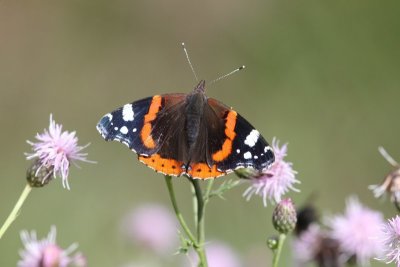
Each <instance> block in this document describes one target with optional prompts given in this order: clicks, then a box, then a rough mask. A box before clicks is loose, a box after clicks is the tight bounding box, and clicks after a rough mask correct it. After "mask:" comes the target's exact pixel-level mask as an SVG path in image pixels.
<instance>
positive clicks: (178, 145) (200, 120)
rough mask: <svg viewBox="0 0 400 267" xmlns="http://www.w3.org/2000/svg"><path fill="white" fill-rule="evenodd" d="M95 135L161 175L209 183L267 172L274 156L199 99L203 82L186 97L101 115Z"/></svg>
mask: <svg viewBox="0 0 400 267" xmlns="http://www.w3.org/2000/svg"><path fill="white" fill-rule="evenodd" d="M97 129H98V131H99V132H100V134H101V135H102V136H103V138H104V139H105V140H107V141H108V140H116V141H119V142H122V143H124V144H125V145H127V146H128V147H129V148H130V149H131V150H133V151H134V152H135V153H137V154H138V157H139V160H140V161H141V162H143V163H144V164H146V165H147V166H148V167H150V168H152V169H154V170H156V171H157V172H161V173H164V174H167V175H172V176H180V175H187V176H190V177H193V178H200V179H208V178H215V177H219V176H222V175H225V174H227V173H230V172H232V171H233V170H235V169H238V168H244V167H252V168H254V169H257V170H264V169H267V168H268V167H269V166H270V164H271V163H272V162H273V161H274V154H273V151H272V149H271V148H270V146H269V145H268V143H267V142H266V141H265V139H264V138H263V137H262V136H261V135H260V133H259V132H258V131H257V130H256V129H254V127H253V126H251V124H250V123H248V122H247V121H246V120H245V119H244V118H243V117H241V116H240V115H239V114H238V113H237V112H236V111H234V110H233V109H231V108H229V107H228V106H226V105H224V104H222V103H221V102H219V101H218V100H216V99H213V98H208V97H207V96H206V95H205V82H204V81H200V83H199V84H198V85H197V86H196V87H195V88H194V90H193V91H192V92H191V93H189V94H180V93H177V94H164V95H155V96H152V97H148V98H144V99H142V100H138V101H136V102H133V103H130V104H126V105H125V106H123V107H121V108H119V109H117V110H115V111H113V112H111V113H108V114H106V115H105V116H104V117H103V118H102V119H101V120H100V122H99V123H98V125H97Z"/></svg>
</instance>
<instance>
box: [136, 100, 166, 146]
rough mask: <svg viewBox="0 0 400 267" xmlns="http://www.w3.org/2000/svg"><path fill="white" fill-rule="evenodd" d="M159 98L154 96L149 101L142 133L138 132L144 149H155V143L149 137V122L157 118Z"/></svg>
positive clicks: (159, 107)
mask: <svg viewBox="0 0 400 267" xmlns="http://www.w3.org/2000/svg"><path fill="white" fill-rule="evenodd" d="M161 100H162V98H161V96H159V95H155V96H153V99H152V100H151V104H150V108H149V111H148V112H147V114H146V115H145V116H144V124H143V128H142V131H141V132H140V137H141V139H142V142H143V144H144V146H145V147H147V148H155V147H156V143H155V142H154V139H153V137H152V136H151V122H152V121H153V120H154V119H155V118H156V117H157V113H158V112H159V111H160V109H161Z"/></svg>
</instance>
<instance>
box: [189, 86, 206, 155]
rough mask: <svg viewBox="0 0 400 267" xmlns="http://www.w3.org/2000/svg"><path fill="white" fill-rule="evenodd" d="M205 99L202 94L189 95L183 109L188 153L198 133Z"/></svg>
mask: <svg viewBox="0 0 400 267" xmlns="http://www.w3.org/2000/svg"><path fill="white" fill-rule="evenodd" d="M206 100H207V99H206V97H205V95H204V94H203V93H194V94H190V95H188V97H187V101H186V107H185V117H186V123H185V132H186V135H187V136H186V138H187V142H188V148H189V151H191V150H192V148H193V146H194V144H195V143H196V140H197V138H198V136H199V132H200V123H201V119H202V117H203V112H204V105H205V103H206Z"/></svg>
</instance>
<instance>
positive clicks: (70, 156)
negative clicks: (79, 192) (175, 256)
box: [26, 114, 93, 189]
mask: <svg viewBox="0 0 400 267" xmlns="http://www.w3.org/2000/svg"><path fill="white" fill-rule="evenodd" d="M36 139H37V142H31V141H27V142H28V144H30V145H31V146H32V149H33V153H26V156H27V157H26V158H27V159H28V160H30V159H38V160H39V162H40V164H41V168H43V167H44V168H51V169H52V172H51V173H49V176H50V174H52V175H53V177H54V178H55V177H56V176H61V178H62V184H63V186H64V188H67V189H70V187H69V184H68V174H69V167H70V163H71V162H73V161H84V162H90V163H93V162H92V161H89V160H87V159H86V156H87V153H81V151H82V150H83V149H84V148H86V147H87V146H88V145H89V144H87V145H85V146H83V147H82V146H78V144H77V143H78V138H77V137H76V136H75V132H68V131H64V132H62V125H61V124H56V123H55V121H54V120H53V118H52V115H51V114H50V126H49V129H48V130H47V129H45V130H44V133H42V134H39V133H38V134H36ZM41 168H39V169H38V170H37V173H38V172H39V171H40V169H41ZM46 179H48V178H46Z"/></svg>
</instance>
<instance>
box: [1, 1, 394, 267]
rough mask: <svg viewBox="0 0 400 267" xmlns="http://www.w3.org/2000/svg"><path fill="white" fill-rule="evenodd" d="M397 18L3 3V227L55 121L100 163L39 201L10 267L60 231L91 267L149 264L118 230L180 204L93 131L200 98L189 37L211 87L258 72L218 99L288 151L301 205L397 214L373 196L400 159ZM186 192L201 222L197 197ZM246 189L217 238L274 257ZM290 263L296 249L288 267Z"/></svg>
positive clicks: (205, 5) (246, 256) (280, 4)
mask: <svg viewBox="0 0 400 267" xmlns="http://www.w3.org/2000/svg"><path fill="white" fill-rule="evenodd" d="M399 8H400V2H399V1H395V0H392V1H390V0H389V1H374V0H364V1H287V0H278V1H276V0H268V1H261V0H260V1H238V0H234V1H228V0H220V1H211V0H207V1H153V0H148V1H127V0H117V1H103V0H100V1H99V0H98V1H77V0H69V1H18V0H17V1H1V2H0V120H1V138H0V147H1V153H0V177H1V181H2V184H1V187H0V188H1V189H0V218H1V221H3V220H4V219H5V218H6V216H7V215H8V213H9V212H10V210H11V208H12V206H13V205H14V203H15V201H16V199H17V197H18V196H19V194H20V192H21V191H22V189H23V187H24V185H25V170H26V168H27V167H28V165H29V162H27V161H26V160H25V157H24V154H23V152H27V151H29V149H30V147H29V145H28V144H26V143H25V140H27V139H29V140H33V139H34V135H35V134H36V133H37V132H41V131H42V130H43V129H44V128H45V127H48V119H49V114H50V113H53V116H54V118H55V120H56V121H57V122H59V123H62V124H63V125H64V127H65V129H68V130H76V131H77V134H78V136H79V142H80V144H81V145H84V144H86V143H89V142H90V143H91V145H90V146H89V148H88V149H87V152H88V153H89V159H91V160H95V161H97V162H98V164H96V165H91V164H81V166H82V169H81V170H78V169H76V168H72V171H71V173H70V184H71V187H72V190H71V191H67V190H64V189H63V188H62V186H61V181H60V180H59V179H58V180H55V181H53V182H52V183H51V184H50V185H49V186H46V187H45V188H43V189H37V190H34V191H33V192H32V193H31V195H30V196H29V198H28V201H27V203H26V204H25V205H24V207H23V210H22V213H21V215H20V216H19V218H18V219H17V221H16V222H15V223H14V224H13V225H12V227H11V229H10V230H9V231H8V232H7V233H6V235H5V237H4V238H3V239H2V240H1V241H0V266H5V267H8V266H15V265H16V262H17V260H18V249H20V248H21V247H22V245H21V241H20V238H19V232H20V230H22V229H29V230H30V229H36V230H38V232H39V236H44V235H45V234H47V232H48V231H49V229H50V226H51V225H53V224H54V225H56V226H57V228H58V241H59V243H60V245H61V246H63V247H66V246H67V245H69V244H71V243H73V242H75V241H77V242H79V245H80V246H79V250H81V251H82V252H83V253H84V254H85V255H86V256H87V258H88V262H89V266H97V267H103V266H116V267H117V266H121V265H123V264H124V263H126V262H129V261H131V260H134V259H136V258H140V257H142V255H140V252H139V251H138V250H137V249H135V248H133V247H132V246H130V245H128V244H127V243H126V241H125V240H124V238H123V237H122V236H121V233H120V230H119V228H120V221H121V218H122V217H123V216H124V215H125V214H126V212H127V211H129V210H130V209H131V208H133V207H135V206H137V205H140V204H142V203H145V202H153V203H154V202H156V203H162V204H165V205H167V206H168V207H169V205H170V203H169V199H168V195H167V190H166V187H165V183H164V179H163V177H162V176H161V175H158V174H156V173H154V172H153V171H151V170H150V169H148V168H146V167H145V166H144V165H142V164H140V163H139V162H138V161H137V160H136V156H135V155H134V154H133V153H132V152H131V151H129V150H128V149H127V148H126V147H125V146H123V145H121V144H119V143H116V142H114V143H106V142H104V140H103V139H102V138H101V137H100V136H99V134H98V133H97V131H96V129H95V125H96V123H97V121H98V120H99V119H100V118H101V116H102V115H104V114H105V113H107V112H109V111H111V110H113V109H114V108H117V107H119V106H122V105H123V104H125V103H128V102H132V101H133V100H137V99H140V98H142V97H146V96H149V95H154V94H159V93H167V92H189V91H190V90H192V88H193V87H194V86H195V84H196V83H195V81H194V78H193V76H192V74H191V71H190V68H189V66H188V65H187V63H186V59H185V57H184V54H183V51H182V49H181V46H180V43H181V42H182V41H184V42H186V44H187V47H188V50H189V53H190V56H191V59H192V61H193V63H194V65H195V68H196V70H197V73H198V74H199V76H200V78H204V79H206V80H211V79H213V78H216V77H217V76H219V75H221V74H224V73H226V72H229V71H231V70H233V69H234V68H235V67H237V66H240V65H242V64H245V65H246V66H247V68H246V70H245V71H243V72H240V73H239V74H236V75H234V76H232V77H230V78H228V79H226V80H224V81H221V82H218V83H217V84H215V85H213V86H212V87H210V88H208V90H207V93H208V96H211V97H214V98H217V99H219V100H221V101H223V102H224V103H226V104H227V105H230V106H232V107H234V108H235V109H236V110H237V111H239V112H240V113H241V114H242V115H243V116H244V117H246V118H247V119H248V120H249V121H251V123H252V124H253V125H254V126H256V127H257V128H258V129H259V130H260V132H261V133H263V135H264V137H265V138H266V139H267V140H270V141H271V140H272V137H273V136H277V137H278V138H279V139H281V140H282V142H289V143H290V144H289V156H288V159H289V160H290V161H292V162H293V163H294V168H295V169H296V170H297V171H298V172H299V174H298V176H297V178H298V179H299V180H301V182H302V184H301V185H299V186H298V188H299V189H301V193H290V196H291V197H293V198H294V200H295V202H296V203H297V204H301V203H302V202H304V201H305V200H306V199H307V198H308V197H309V196H310V194H312V193H316V194H317V196H318V198H317V202H316V205H317V206H318V208H320V209H321V210H322V213H323V214H334V213H338V212H341V211H342V210H343V207H344V204H345V199H346V198H347V197H348V196H350V195H354V194H356V195H358V196H359V198H360V200H361V201H362V202H363V203H365V204H366V205H368V206H370V207H371V208H374V209H378V210H381V211H382V212H384V214H385V216H386V217H391V216H393V215H394V214H395V210H394V208H393V207H392V205H391V204H390V203H389V202H388V201H379V200H376V199H374V198H373V196H372V193H371V192H370V191H369V190H368V189H367V186H368V185H370V184H376V183H378V182H380V181H381V179H382V178H383V177H384V175H386V174H387V173H388V172H389V170H390V169H391V167H390V165H389V164H388V163H387V162H386V161H385V160H384V159H383V158H382V157H381V156H380V154H379V153H378V151H377V147H378V146H379V145H383V146H384V147H385V148H386V149H387V150H388V152H389V153H390V154H391V155H392V156H393V157H394V158H395V159H397V160H399V161H400V151H399V150H398V148H399V145H400V141H399V133H400V124H399V123H398V122H399V115H400V111H399V110H400V106H399V99H400V74H399V71H400V49H399V42H400V18H399ZM231 176H232V178H233V175H231ZM225 179H229V177H225V178H220V179H219V182H221V181H223V180H225ZM175 182H176V186H177V192H178V198H179V201H180V203H181V206H182V209H183V211H184V213H185V214H186V215H190V212H191V196H190V190H189V185H188V183H187V181H186V179H183V178H177V179H175ZM245 188H246V186H245V185H244V186H241V187H237V188H235V189H234V190H232V191H230V192H228V193H227V194H226V195H225V197H226V200H225V201H223V200H219V199H216V200H214V201H212V202H211V203H210V205H209V207H208V214H207V222H206V223H207V237H208V239H219V240H223V241H224V242H226V243H229V244H230V245H231V246H232V247H233V248H234V249H235V250H236V251H238V252H239V254H240V256H241V257H242V259H243V262H248V261H250V260H251V261H256V258H259V259H260V260H264V261H269V259H268V257H270V254H269V253H268V252H266V251H267V249H266V248H265V249H264V247H263V246H264V243H265V239H266V237H267V236H268V235H270V234H272V233H273V232H274V231H273V229H272V226H271V222H270V220H271V218H270V217H271V213H272V206H271V205H270V206H269V207H267V208H264V207H263V206H262V201H261V199H260V198H258V197H253V199H252V200H251V201H249V202H246V201H245V200H244V199H243V197H242V196H241V195H242V193H243V191H244V190H245ZM264 251H265V252H266V253H265V254H264ZM175 257H179V256H175ZM178 262H179V260H178ZM244 265H245V266H253V265H251V264H250V263H246V264H244ZM290 265H291V259H290V245H289V243H287V244H286V247H285V251H284V259H283V262H282V265H281V266H290ZM254 266H257V267H258V266H260V265H254ZM263 266H268V263H265V262H264V263H263ZM372 266H383V265H381V264H378V263H377V262H372Z"/></svg>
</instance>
